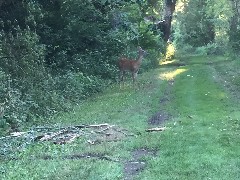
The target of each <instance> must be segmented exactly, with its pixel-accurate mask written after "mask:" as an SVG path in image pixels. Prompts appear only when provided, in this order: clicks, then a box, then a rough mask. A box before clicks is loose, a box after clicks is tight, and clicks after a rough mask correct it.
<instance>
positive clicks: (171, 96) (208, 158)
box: [0, 57, 240, 180]
mask: <svg viewBox="0 0 240 180" xmlns="http://www.w3.org/2000/svg"><path fill="white" fill-rule="evenodd" d="M209 61H210V60H209V59H208V58H206V57H191V58H186V59H182V60H181V63H182V64H185V66H181V67H179V66H178V64H179V63H178V62H173V63H172V64H168V65H164V66H162V67H160V68H159V69H156V70H154V71H151V72H148V73H144V74H142V75H141V76H139V84H140V85H139V88H138V89H133V88H132V87H131V86H127V87H125V88H123V89H119V88H118V87H112V88H110V89H109V90H108V91H106V92H105V93H103V94H102V95H100V96H97V97H94V98H92V99H90V100H88V101H86V102H85V103H83V104H82V105H80V106H79V107H76V109H74V110H73V112H72V113H67V114H62V115H60V116H57V117H55V118H53V119H52V120H51V121H49V122H48V124H56V123H57V124H58V125H61V126H64V125H65V126H69V125H75V124H100V123H109V124H114V125H117V126H120V127H122V128H125V129H127V130H128V132H130V133H132V134H134V136H129V137H126V138H122V139H121V140H119V141H112V142H107V141H106V142H104V141H102V142H100V143H98V144H95V145H91V144H89V143H87V140H88V139H87V138H83V137H81V138H79V139H78V140H77V141H74V142H72V143H70V144H66V145H54V144H52V143H35V144H31V145H29V146H27V148H25V149H24V151H21V152H20V153H19V152H16V153H15V154H13V155H12V156H14V157H15V159H11V160H9V158H6V159H3V160H1V159H0V161H2V162H1V165H0V179H18V180H19V179H94V180H95V179H97V180H98V179H99V180H102V179H109V180H110V179H146V180H158V179H161V180H168V179H169V180H172V179H179V180H183V179H189V180H192V179H194V180H198V179H199V180H202V179H216V180H219V179H221V180H225V179H226V180H229V179H230V180H235V179H240V159H239V155H240V148H239V143H240V133H239V131H240V125H239V124H240V120H239V119H240V112H239V108H238V106H237V100H236V99H235V100H234V99H233V96H232V93H231V92H230V91H229V88H225V87H224V82H230V76H226V75H225V74H226V73H225V71H226V69H227V68H229V69H231V70H233V68H232V67H233V64H231V63H223V62H225V59H224V58H222V57H221V58H217V57H216V58H214V59H213V60H212V59H211V63H209ZM221 63H222V64H221ZM227 66H229V67H227ZM234 82H235V81H234ZM236 82H237V81H236ZM166 114H167V116H165V118H167V119H169V121H167V122H165V124H164V125H163V124H158V125H157V124H154V123H152V124H151V122H150V119H151V118H152V117H154V116H155V115H156V116H158V117H159V115H166ZM169 114H171V115H169ZM157 126H166V127H167V129H166V130H165V131H163V132H152V133H148V132H145V129H146V128H149V127H157ZM142 149H145V150H146V151H149V152H150V151H151V152H155V153H154V155H145V156H141V157H140V158H139V159H137V160H136V159H134V158H133V156H134V154H133V152H136V150H142ZM79 154H103V155H104V157H107V158H108V159H111V160H112V161H109V160H107V158H105V159H100V158H96V157H95V158H91V157H90V158H78V159H72V160H69V159H63V158H62V157H65V156H69V155H75V156H76V155H79ZM44 157H45V158H44ZM46 157H50V158H46ZM16 159H17V160H16ZM131 160H135V161H141V162H144V164H145V165H144V167H142V168H140V169H138V170H136V171H138V172H137V173H135V174H134V176H133V175H128V174H127V173H126V170H124V169H125V168H126V164H127V163H128V162H129V161H131ZM135 168H136V167H135ZM1 172H2V173H1Z"/></svg>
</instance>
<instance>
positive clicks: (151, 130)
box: [145, 127, 166, 132]
mask: <svg viewBox="0 0 240 180" xmlns="http://www.w3.org/2000/svg"><path fill="white" fill-rule="evenodd" d="M164 130H166V127H155V128H150V129H146V130H145V131H146V132H154V131H164Z"/></svg>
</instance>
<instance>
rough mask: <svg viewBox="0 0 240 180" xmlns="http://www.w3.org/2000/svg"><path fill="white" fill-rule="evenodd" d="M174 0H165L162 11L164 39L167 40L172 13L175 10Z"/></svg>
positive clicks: (169, 33)
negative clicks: (163, 10) (163, 11)
mask: <svg viewBox="0 0 240 180" xmlns="http://www.w3.org/2000/svg"><path fill="white" fill-rule="evenodd" d="M175 6H176V0H165V13H164V20H165V21H164V26H165V27H164V32H163V33H164V41H166V42H167V41H168V40H169V38H170V35H171V23H172V15H173V13H174V11H175Z"/></svg>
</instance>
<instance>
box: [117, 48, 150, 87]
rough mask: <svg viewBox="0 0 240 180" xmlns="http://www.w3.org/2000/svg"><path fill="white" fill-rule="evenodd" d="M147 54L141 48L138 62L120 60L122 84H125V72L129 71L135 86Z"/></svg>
mask: <svg viewBox="0 0 240 180" xmlns="http://www.w3.org/2000/svg"><path fill="white" fill-rule="evenodd" d="M145 53H146V52H145V51H144V50H143V49H142V48H141V47H139V49H138V58H137V59H136V60H132V59H128V58H126V57H122V58H120V59H119V62H118V65H119V70H120V83H121V81H122V82H123V83H124V75H125V72H126V71H129V72H131V74H132V79H133V84H135V79H136V77H137V73H138V70H139V67H140V65H141V63H142V60H143V56H144V55H145Z"/></svg>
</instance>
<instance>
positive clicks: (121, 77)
mask: <svg viewBox="0 0 240 180" xmlns="http://www.w3.org/2000/svg"><path fill="white" fill-rule="evenodd" d="M124 74H125V72H124V71H122V70H121V71H120V74H119V85H120V86H121V82H122V83H123V85H124Z"/></svg>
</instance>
